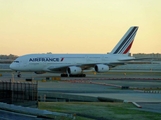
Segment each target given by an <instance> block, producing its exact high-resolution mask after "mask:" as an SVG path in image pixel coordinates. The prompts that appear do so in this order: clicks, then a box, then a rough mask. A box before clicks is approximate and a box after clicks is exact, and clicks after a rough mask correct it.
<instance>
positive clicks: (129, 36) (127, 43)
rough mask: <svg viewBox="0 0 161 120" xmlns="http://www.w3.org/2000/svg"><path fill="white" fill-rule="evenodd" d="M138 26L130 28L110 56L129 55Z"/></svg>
mask: <svg viewBox="0 0 161 120" xmlns="http://www.w3.org/2000/svg"><path fill="white" fill-rule="evenodd" d="M137 30H138V27H137V26H133V27H130V28H129V30H128V31H127V32H126V34H125V35H124V36H123V37H122V38H121V40H120V41H119V42H118V43H117V45H116V46H115V47H114V48H113V50H112V51H111V52H110V54H127V55H128V53H129V51H130V49H131V46H132V43H133V41H134V38H135V35H136V32H137Z"/></svg>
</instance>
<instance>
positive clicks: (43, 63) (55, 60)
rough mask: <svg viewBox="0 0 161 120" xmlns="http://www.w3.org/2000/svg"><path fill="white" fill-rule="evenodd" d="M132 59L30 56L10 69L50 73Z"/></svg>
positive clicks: (97, 55) (21, 59) (86, 56)
mask: <svg viewBox="0 0 161 120" xmlns="http://www.w3.org/2000/svg"><path fill="white" fill-rule="evenodd" d="M124 58H131V57H128V56H126V55H121V54H115V55H114V54H112V55H111V54H29V55H24V56H21V57H19V58H17V59H16V60H15V61H14V62H13V63H12V64H11V65H10V68H12V69H13V70H16V71H33V72H35V71H48V72H50V70H49V69H48V68H50V67H52V69H56V68H61V67H67V66H81V65H84V64H87V65H95V64H107V65H108V64H111V63H119V59H124Z"/></svg>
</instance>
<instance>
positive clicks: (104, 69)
mask: <svg viewBox="0 0 161 120" xmlns="http://www.w3.org/2000/svg"><path fill="white" fill-rule="evenodd" d="M94 69H95V71H96V72H98V73H101V72H107V71H108V70H109V69H110V68H109V66H107V65H104V64H98V65H96V66H95V67H94Z"/></svg>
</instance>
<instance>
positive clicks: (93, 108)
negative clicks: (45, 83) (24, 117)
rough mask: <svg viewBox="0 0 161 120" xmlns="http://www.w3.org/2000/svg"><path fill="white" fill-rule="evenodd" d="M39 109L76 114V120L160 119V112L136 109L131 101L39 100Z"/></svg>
mask: <svg viewBox="0 0 161 120" xmlns="http://www.w3.org/2000/svg"><path fill="white" fill-rule="evenodd" d="M38 106H39V109H44V110H49V111H55V112H63V113H71V114H76V120H96V119H97V120H138V119H140V120H152V119H153V120H160V118H161V114H159V113H152V112H145V111H140V110H136V109H134V108H136V107H135V106H134V105H132V104H131V103H107V102H39V105H38Z"/></svg>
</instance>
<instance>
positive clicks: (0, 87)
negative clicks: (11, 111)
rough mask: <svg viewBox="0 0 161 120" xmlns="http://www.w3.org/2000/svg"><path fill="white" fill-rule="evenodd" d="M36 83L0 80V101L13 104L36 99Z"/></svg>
mask: <svg viewBox="0 0 161 120" xmlns="http://www.w3.org/2000/svg"><path fill="white" fill-rule="evenodd" d="M37 94H38V93H37V83H35V82H17V81H16V82H12V81H0V102H5V103H9V104H14V103H18V102H25V101H27V102H28V101H37Z"/></svg>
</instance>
